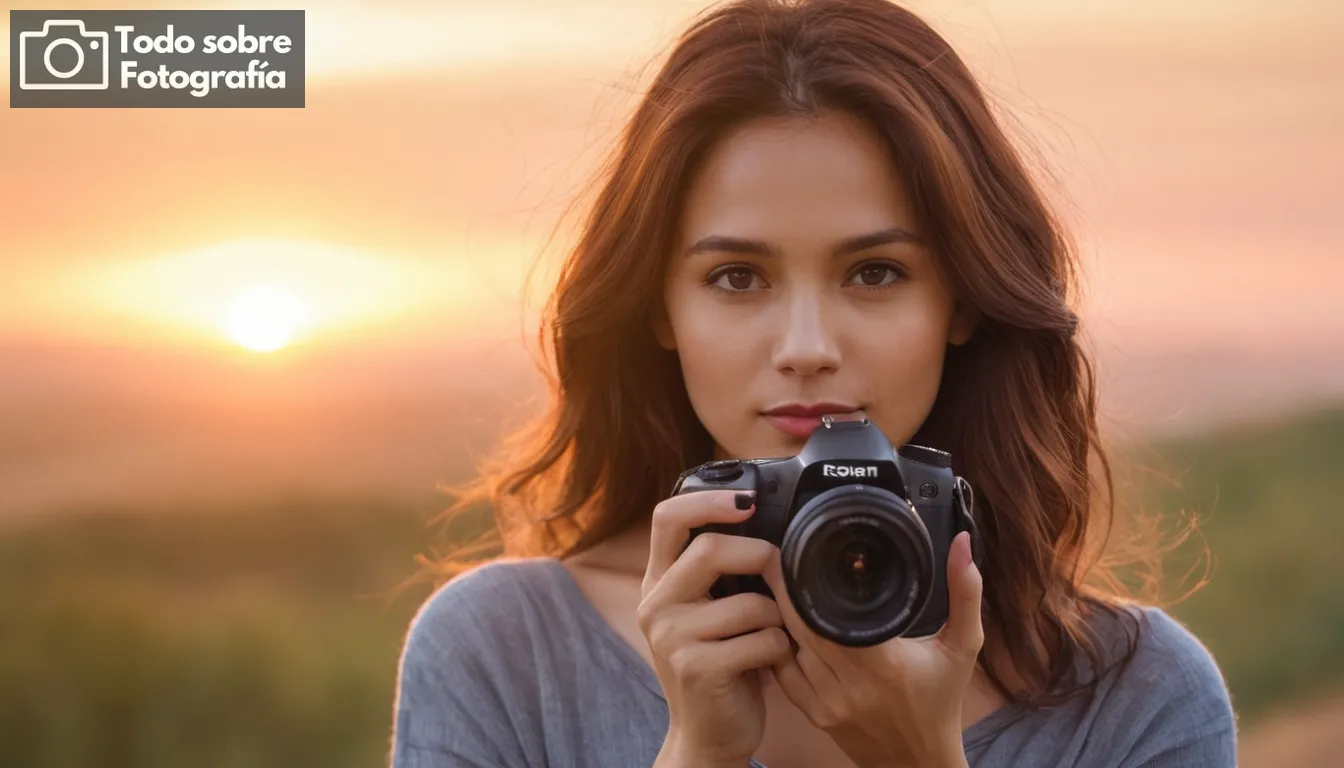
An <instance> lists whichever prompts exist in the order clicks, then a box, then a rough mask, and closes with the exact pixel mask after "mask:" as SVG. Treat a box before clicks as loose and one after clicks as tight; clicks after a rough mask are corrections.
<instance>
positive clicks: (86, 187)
mask: <svg viewBox="0 0 1344 768" xmlns="http://www.w3.org/2000/svg"><path fill="white" fill-rule="evenodd" d="M912 5H913V7H914V8H915V9H916V10H918V11H920V12H922V13H923V14H924V15H925V16H926V18H928V19H929V20H930V21H931V22H932V23H933V24H934V25H935V26H936V27H937V28H938V29H939V30H940V31H942V32H943V33H944V34H946V35H947V36H948V37H950V38H951V39H952V41H953V43H954V44H955V45H956V46H957V47H958V49H959V50H960V52H961V53H962V55H963V56H964V57H965V58H966V59H967V60H968V61H969V63H970V64H971V65H972V67H973V68H974V69H975V70H976V72H977V73H978V74H979V75H980V76H981V77H982V78H983V79H984V82H985V84H986V87H987V90H988V91H989V92H990V93H991V95H992V97H993V98H994V99H995V101H996V103H997V104H998V105H999V106H1000V107H1001V108H1002V110H1003V112H1004V116H1005V120H1006V121H1008V124H1009V128H1010V130H1012V131H1013V132H1014V135H1015V136H1016V137H1017V138H1018V140H1019V141H1021V142H1022V146H1023V147H1024V151H1030V152H1031V153H1032V157H1033V158H1034V160H1033V162H1034V163H1035V164H1036V165H1037V166H1038V167H1039V168H1040V170H1041V172H1042V179H1043V183H1044V184H1046V185H1047V188H1048V189H1049V190H1050V194H1051V195H1052V196H1053V197H1054V198H1055V199H1056V200H1057V201H1058V204H1059V205H1061V206H1063V207H1064V210H1065V214H1066V218H1067V219H1068V220H1069V221H1070V222H1071V224H1072V226H1073V228H1074V231H1075V234H1076V236H1077V239H1078V241H1079V243H1080V245H1081V247H1082V250H1083V252H1084V255H1085V258H1086V261H1087V275H1086V280H1087V296H1086V304H1085V306H1084V307H1083V314H1084V318H1085V323H1086V329H1087V332H1088V337H1089V339H1090V343H1091V344H1092V346H1093V348H1094V349H1095V352H1096V355H1097V357H1098V360H1099V361H1100V365H1101V372H1102V380H1103V397H1104V406H1105V414H1106V429H1107V431H1108V434H1109V435H1110V436H1111V439H1112V441H1113V442H1114V444H1115V445H1116V447H1117V450H1118V451H1119V452H1120V455H1121V457H1122V463H1123V464H1124V466H1125V467H1126V468H1127V471H1128V473H1129V474H1130V475H1131V476H1133V477H1135V478H1137V480H1136V481H1135V482H1134V483H1133V484H1132V485H1131V486H1127V489H1126V494H1125V499H1126V502H1127V503H1128V504H1130V505H1132V506H1134V507H1136V508H1137V507H1143V508H1145V509H1149V510H1157V511H1158V512H1159V513H1160V514H1161V515H1162V516H1163V517H1164V519H1166V520H1167V521H1168V522H1169V523H1170V528H1171V529H1173V530H1176V529H1180V528H1182V527H1183V526H1185V525H1187V524H1188V523H1189V521H1190V520H1191V519H1194V520H1196V521H1197V522H1198V524H1199V529H1198V531H1199V533H1198V534H1197V535H1196V536H1194V537H1192V538H1191V539H1190V540H1189V542H1188V543H1187V545H1186V546H1183V547H1181V548H1180V549H1179V550H1178V551H1176V552H1173V553H1172V561H1171V563H1172V564H1171V567H1170V568H1169V569H1168V571H1167V572H1166V573H1167V576H1166V577H1165V581H1164V587H1166V588H1167V592H1168V593H1169V594H1172V595H1181V594H1184V593H1185V592H1188V591H1189V587H1191V586H1195V585H1197V584H1198V583H1199V582H1201V581H1203V582H1206V583H1204V584H1203V586H1202V587H1201V588H1200V589H1198V590H1197V591H1196V592H1195V593H1194V594H1193V595H1192V596H1190V597H1188V598H1187V599H1185V600H1183V601H1181V602H1179V603H1177V604H1175V605H1173V606H1171V608H1170V610H1171V611H1172V612H1173V613H1174V614H1175V615H1176V616H1177V617H1178V618H1180V619H1182V620H1183V621H1185V622H1186V623H1188V624H1189V626H1191V628H1192V629H1194V630H1195V631H1196V632H1197V633H1198V634H1199V635H1200V636H1201V637H1202V638H1203V639H1204V640H1205V642H1206V643H1207V644H1208V646H1209V647H1210V648H1211V649H1212V650H1213V652H1214V654H1215V655H1216V657H1217V658H1218V660H1219V662H1220V664H1221V665H1222V667H1223V669H1224V672H1225V673H1226V675H1227V677H1228V680H1229V683H1230V685H1231V689H1232V692H1233V696H1234V700H1235V703H1236V706H1237V709H1238V711H1239V713H1240V717H1241V723H1242V750H1243V764H1244V765H1246V766H1252V767H1254V766H1267V765H1274V766H1275V767H1276V768H1287V767H1288V766H1325V765H1336V766H1338V765H1344V594H1342V593H1344V590H1341V585H1344V558H1341V557H1340V556H1339V555H1338V554H1337V549H1338V547H1339V546H1340V542H1341V541H1344V516H1341V515H1340V514H1339V504H1338V502H1337V495H1336V493H1335V488H1336V483H1337V482H1338V472H1337V470H1338V469H1339V466H1340V456H1341V455H1344V311H1341V302H1342V301H1344V290H1341V288H1340V286H1341V284H1344V258H1341V256H1344V254H1342V253H1341V249H1342V248H1344V203H1342V202H1341V196H1340V182H1341V169H1344V52H1342V49H1341V47H1340V46H1339V43H1338V41H1339V39H1340V37H1341V32H1344V10H1342V9H1344V5H1341V4H1339V3H1335V2H1333V0H1181V2H1166V1H1165V0H1124V1H1121V0H1105V1H1102V0H1097V1H1096V2H1085V3H1084V2H1074V1H1073V0H1035V1H1028V0H978V1H976V2H953V1H952V0H924V1H921V2H916V3H912ZM46 6H47V7H67V8H68V7H76V8H77V7H81V6H80V5H79V4H72V3H66V2H61V3H52V4H46ZM160 6H162V7H184V8H229V7H235V6H232V5H230V4H227V3H191V4H177V3H150V2H139V3H136V4H135V5H134V7H136V8H150V7H160ZM22 7H24V8H42V7H44V4H43V3H36V2H30V3H27V4H25V5H23V6H22ZM84 7H100V8H109V7H115V6H114V5H112V4H97V5H89V6H84ZM236 7H251V8H258V7H260V8H265V7H291V6H288V5H287V4H284V5H282V4H274V3H267V2H247V3H238V4H237V6H236ZM705 7H706V3H704V2H699V1H697V2H686V1H683V0H657V1H654V0H641V1H640V2H629V1H628V0H497V1H495V2H489V3H484V2H466V0H445V1H443V2H428V1H426V2H412V1H410V0H403V1H402V2H396V1H394V0H389V1H388V2H378V3H373V2H366V3H359V2H350V1H349V0H331V1H330V2H323V3H322V4H320V5H319V6H316V7H313V6H310V7H309V8H308V10H307V45H308V55H307V66H308V72H309V76H308V82H307V108H306V109H302V110H191V109H183V110H71V109H66V110H58V109H53V110H40V109H39V110H13V109H6V110H5V111H4V112H3V114H0V179H2V180H3V184H0V202H2V203H3V204H0V765H4V766H53V767H55V766H62V767H64V766H107V767H109V768H113V767H116V768H120V767H121V766H128V767H129V766H135V768H158V767H159V766H173V767H175V768H176V767H178V766H212V767H213V766H218V767H220V768H225V767H229V768H231V767H233V766H294V765H313V766H317V765H321V766H352V767H353V766H368V765H377V764H381V763H383V762H384V761H385V760H386V752H387V746H388V732H389V724H390V717H391V702H392V695H393V686H394V680H395V667H396V658H397V653H398V650H399V643H400V640H401V636H402V633H403V632H404V630H405V627H406V623H407V621H408V619H409V618H410V616H411V614H412V613H413V611H414V610H415V608H416V607H417V606H418V604H419V602H420V601H421V600H423V598H424V597H425V596H426V595H427V592H428V589H429V588H430V587H429V585H428V584H426V583H415V582H411V583H410V585H409V586H406V582H407V579H410V578H412V577H414V576H415V575H416V574H417V572H419V571H420V569H421V565H420V564H419V563H418V562H417V560H416V557H417V555H422V554H427V553H432V552H433V551H434V548H435V547H436V546H437V545H438V544H441V543H443V542H444V541H445V540H446V539H447V538H449V537H451V536H454V535H456V534H454V532H452V531H445V530H443V529H442V527H441V526H438V525H437V524H436V523H435V521H434V518H435V515H436V514H437V513H439V512H440V511H442V510H443V509H444V508H445V506H446V504H447V501H448V499H447V497H446V496H444V495H443V493H441V492H440V490H439V486H440V485H441V484H444V483H455V482H458V481H460V480H463V479H466V478H468V477H469V476H470V475H471V473H472V467H473V461H474V460H475V458H476V457H477V456H479V455H480V454H481V453H482V452H484V451H486V450H487V449H488V448H489V447H490V445H491V441H492V440H493V439H494V438H495V437H497V436H498V435H499V433H500V431H501V430H502V429H505V428H507V427H509V426H511V425H515V424H517V423H518V422H519V421H520V420H521V419H523V418H525V417H526V416H528V415H530V414H531V413H533V412H534V411H535V410H536V409H537V408H539V407H540V406H541V401H540V400H539V399H538V396H539V394H540V388H539V386H538V384H539V379H538V377H537V375H536V373H535V371H534V369H533V368H532V367H531V362H530V359H529V357H528V355H529V354H530V353H531V352H532V351H535V350H534V349H533V347H534V346H535V345H531V344H530V341H531V339H532V338H533V334H532V328H533V323H534V322H535V319H536V314H537V313H536V308H537V306H539V302H540V300H541V299H543V298H544V296H545V289H546V280H545V277H546V275H547V274H548V270H550V269H551V268H552V267H553V266H554V264H555V259H556V258H558V257H559V255H560V254H562V253H563V250H564V245H565V242H566V238H567V237H569V236H570V233H572V222H573V217H572V216H571V217H569V218H566V217H565V213H566V211H567V209H568V207H569V206H571V205H574V204H577V205H580V206H581V204H582V200H583V199H584V195H585V194H586V193H587V192H588V191H589V188H588V187H586V186H585V183H586V181H587V180H588V176H589V173H590V172H591V171H592V170H593V169H594V167H595V162H596V161H597V160H599V159H600V157H601V155H602V154H603V153H604V152H605V151H606V150H607V148H608V147H609V145H610V142H611V140H612V138H613V136H614V135H615V133H616V131H617V130H618V129H619V127H620V125H621V121H622V120H623V118H624V117H625V116H626V115H627V114H628V112H629V110H630V108H631V107H632V105H633V104H634V100H635V99H636V98H637V97H638V95H639V92H640V89H641V87H642V86H643V85H644V84H646V83H647V80H648V78H649V77H650V76H651V75H652V73H653V71H654V67H655V66H656V64H657V62H658V61H659V60H660V58H661V56H662V55H663V53H664V52H665V51H666V50H667V48H668V46H669V45H670V44H671V43H672V41H673V40H674V38H675V35H676V34H677V33H678V31H679V30H680V29H681V28H682V27H683V26H684V25H685V23H686V22H687V21H688V20H689V19H690V18H691V17H692V16H693V15H694V14H695V13H697V12H699V11H701V10H702V9H703V8H705ZM0 24H5V25H7V24H8V20H7V17H6V18H3V19H0ZM7 32H8V30H6V34H5V35H3V36H0V38H2V39H3V40H4V41H5V42H4V43H3V44H4V45H5V46H6V50H5V51H4V52H3V55H0V66H4V67H7V66H8V64H7V62H8V50H7V46H8V34H7ZM9 76H10V73H8V72H6V73H5V80H6V82H8V78H9ZM575 201H579V202H578V203H575ZM567 222H568V223H567ZM533 267H536V268H537V272H536V275H537V276H538V278H537V279H536V280H534V282H533V283H531V284H529V283H526V282H525V280H524V278H525V276H526V275H527V274H528V271H529V269H531V268H533ZM529 285H530V286H531V287H528V286H529ZM398 585H402V588H400V589H398V588H397V587H398Z"/></svg>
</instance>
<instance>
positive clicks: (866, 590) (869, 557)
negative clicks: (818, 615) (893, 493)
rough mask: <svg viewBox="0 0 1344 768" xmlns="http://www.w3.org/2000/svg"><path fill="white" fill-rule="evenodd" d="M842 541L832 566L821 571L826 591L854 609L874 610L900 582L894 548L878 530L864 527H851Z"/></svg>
mask: <svg viewBox="0 0 1344 768" xmlns="http://www.w3.org/2000/svg"><path fill="white" fill-rule="evenodd" d="M856 529H857V530H856ZM837 538H840V537H837ZM845 538H847V539H848V540H847V541H843V542H842V543H841V544H840V545H839V547H838V548H837V549H838V551H837V552H836V553H835V554H834V555H833V564H832V565H831V566H830V567H827V568H825V569H823V570H822V571H821V575H822V577H823V578H828V580H829V581H830V583H829V584H827V585H826V586H827V592H828V593H830V594H832V595H834V596H835V598H836V599H837V600H840V601H843V602H845V603H847V604H849V605H851V606H854V607H876V606H874V605H873V603H874V602H875V601H881V600H883V599H889V598H890V596H891V595H890V593H891V592H893V591H894V587H896V586H898V584H897V582H899V581H900V575H901V563H900V562H898V559H899V555H898V554H897V550H896V547H895V546H894V545H893V544H892V543H891V541H890V540H889V539H886V538H885V537H883V536H882V535H881V532H880V531H879V530H878V529H877V528H872V527H867V526H864V527H862V528H861V527H859V526H855V527H854V528H851V529H850V530H849V531H847V532H846V536H845Z"/></svg>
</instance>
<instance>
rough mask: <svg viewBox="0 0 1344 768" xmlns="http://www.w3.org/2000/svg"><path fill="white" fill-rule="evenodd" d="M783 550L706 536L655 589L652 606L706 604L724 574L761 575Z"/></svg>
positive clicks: (739, 538)
mask: <svg viewBox="0 0 1344 768" xmlns="http://www.w3.org/2000/svg"><path fill="white" fill-rule="evenodd" d="M778 551H779V550H778V549H777V548H776V547H775V545H774V544H771V543H770V542H768V541H765V540H763V539H756V538H751V537H748V536H732V535H729V534H725V533H702V534H700V535H699V536H696V537H695V541H692V542H691V545H690V546H689V547H687V548H686V551H685V552H683V553H682V555H681V557H679V558H677V561H676V562H674V563H672V566H671V567H670V568H668V569H667V572H666V573H664V574H663V578H662V579H660V580H659V581H658V583H657V584H655V585H653V588H652V591H651V592H650V593H649V596H648V598H647V599H648V601H649V603H650V604H654V605H656V604H662V605H671V604H675V603H689V602H693V601H696V600H704V599H705V598H706V597H707V596H708V594H709V588H710V587H712V586H714V581H715V580H716V579H718V578H719V577H720V576H722V575H724V574H732V575H747V574H759V573H760V572H761V571H763V570H765V568H766V566H767V565H768V564H769V562H770V560H771V559H772V558H773V557H774V555H775V553H776V552H778Z"/></svg>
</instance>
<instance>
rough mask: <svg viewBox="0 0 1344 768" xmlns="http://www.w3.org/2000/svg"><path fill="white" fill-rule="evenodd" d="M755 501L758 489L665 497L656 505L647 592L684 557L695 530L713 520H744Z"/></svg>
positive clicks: (646, 581)
mask: <svg viewBox="0 0 1344 768" xmlns="http://www.w3.org/2000/svg"><path fill="white" fill-rule="evenodd" d="M744 494H745V496H744ZM739 497H741V498H739ZM755 502H756V493H755V491H696V492H694V493H688V494H685V495H681V496H673V497H672V498H670V499H665V500H664V501H662V502H661V503H659V504H658V506H656V507H654V508H653V523H652V529H653V530H652V533H651V535H650V539H649V562H648V565H647V566H646V568H645V572H644V590H643V593H644V594H648V591H649V589H651V588H652V587H653V585H654V584H657V583H658V582H659V581H660V580H661V579H662V578H663V574H665V573H666V572H667V569H668V568H671V567H672V564H673V563H675V562H676V561H677V558H678V557H680V556H681V552H682V550H683V549H685V548H686V541H687V539H689V538H690V536H691V530H692V529H694V528H699V527H700V526H702V525H708V524H710V523H739V522H742V521H743V520H746V519H747V518H748V517H750V516H751V514H752V512H753V511H754V507H755ZM743 506H745V507H746V509H743V508H742V507H743Z"/></svg>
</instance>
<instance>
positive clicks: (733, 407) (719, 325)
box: [673, 307, 759, 434]
mask: <svg viewBox="0 0 1344 768" xmlns="http://www.w3.org/2000/svg"><path fill="white" fill-rule="evenodd" d="M688 309H689V311H688V312H686V313H685V314H683V315H681V316H680V317H678V318H675V319H674V321H673V327H674V328H675V329H676V333H677V353H678V355H679V357H680V359H681V371H682V376H683V377H684V378H685V380H686V392H687V394H688V395H689V396H690V400H691V405H693V406H694V407H695V411H696V413H697V414H699V415H700V420H701V421H702V422H704V424H705V426H706V428H708V429H709V431H710V433H711V434H713V433H715V432H717V431H718V429H720V428H722V427H723V426H725V425H724V424H723V423H722V422H723V418H724V416H725V415H726V414H730V413H734V412H737V411H740V410H741V409H742V402H741V401H742V397H743V394H744V393H745V392H746V391H747V389H748V385H749V383H750V382H751V380H752V377H753V374H754V371H755V370H756V368H757V366H758V365H759V361H758V360H756V359H755V358H754V357H753V356H752V355H751V354H750V353H749V349H748V337H747V334H745V333H742V332H741V329H738V332H736V333H735V332H733V330H732V329H733V325H731V324H727V325H725V324H724V323H723V322H716V319H717V318H716V316H715V313H714V312H713V311H712V309H709V308H705V309H704V310H703V311H697V309H696V308H694V307H690V308H688Z"/></svg>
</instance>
